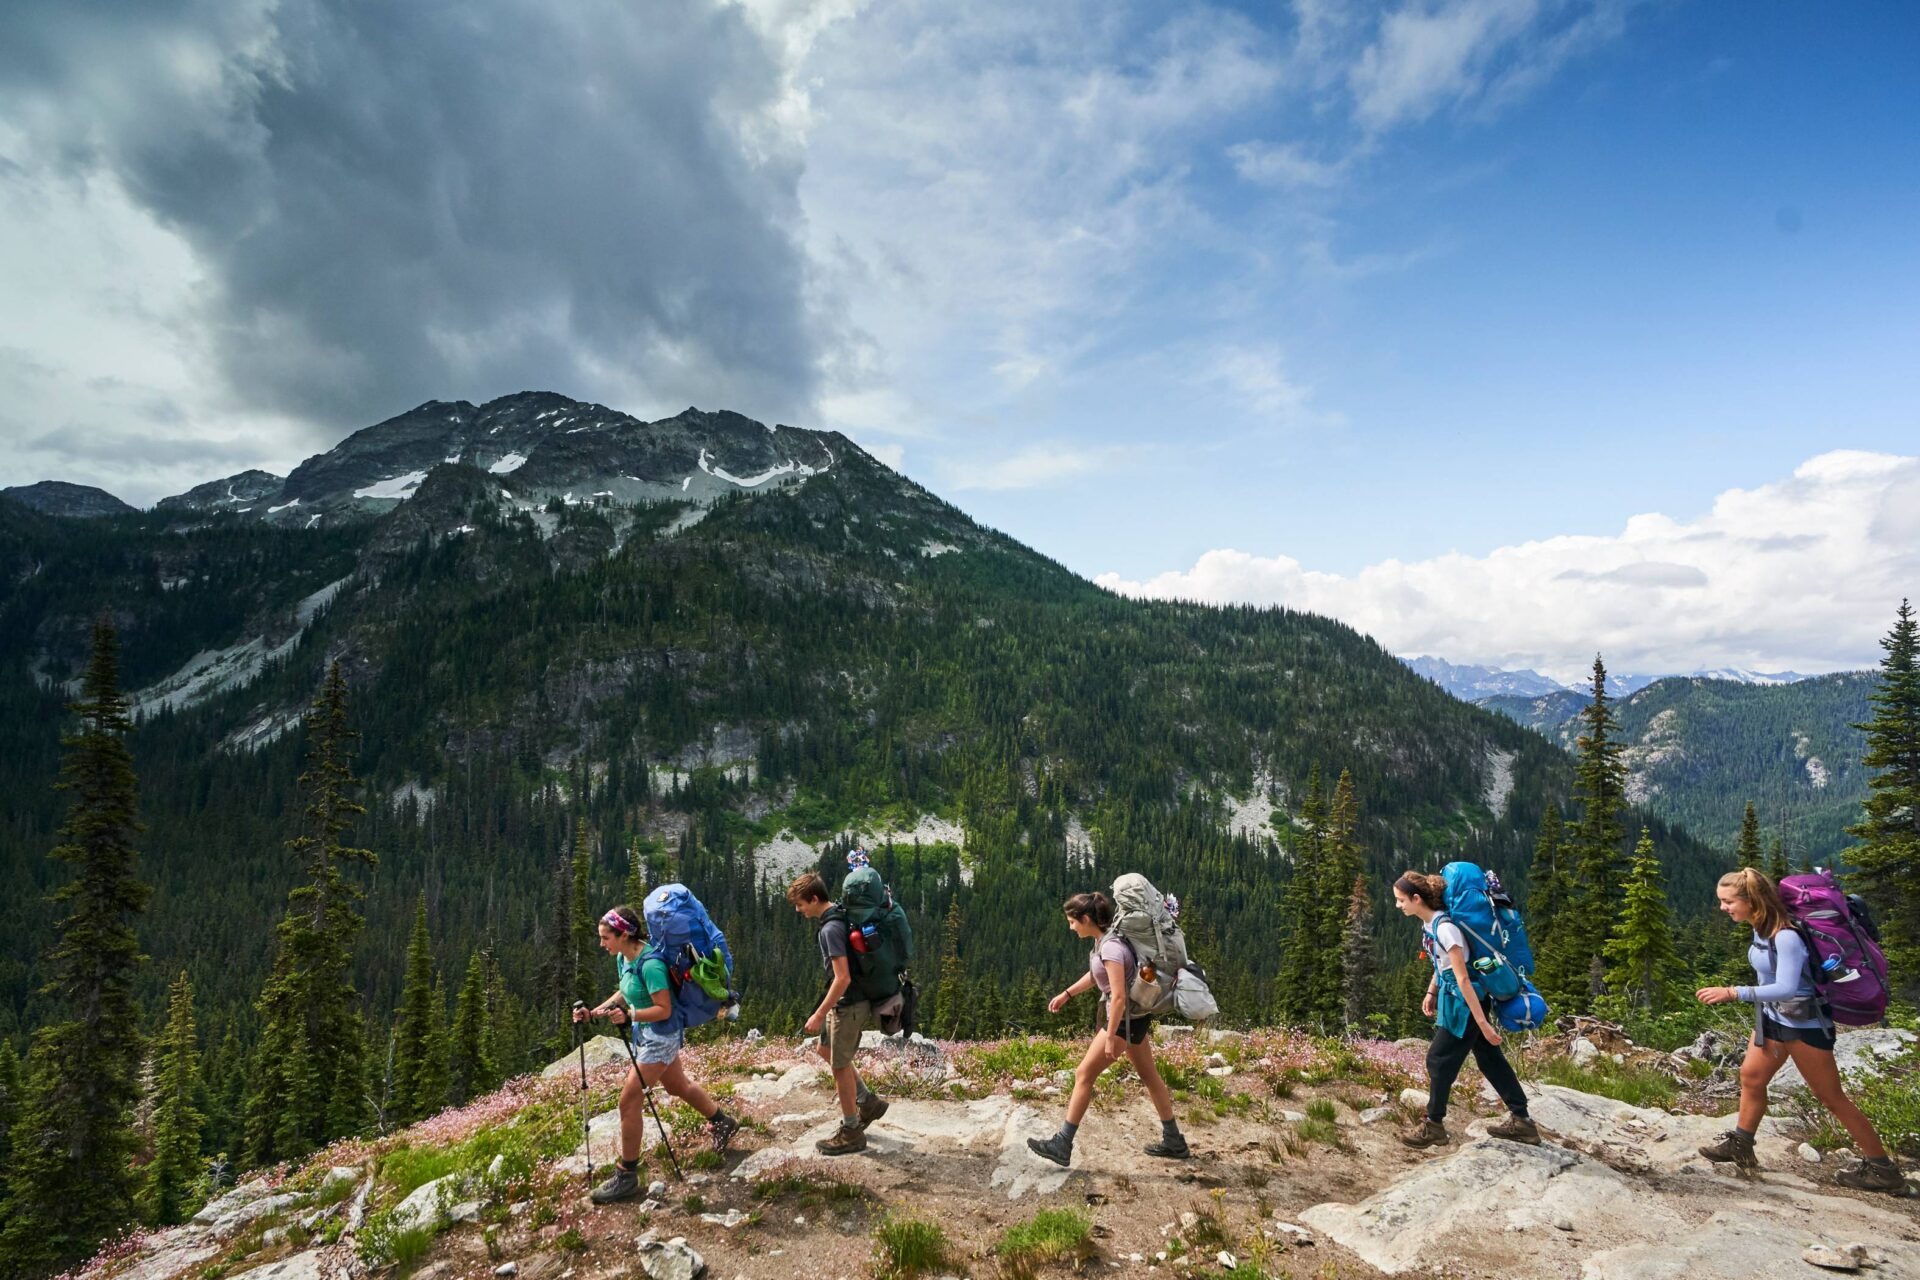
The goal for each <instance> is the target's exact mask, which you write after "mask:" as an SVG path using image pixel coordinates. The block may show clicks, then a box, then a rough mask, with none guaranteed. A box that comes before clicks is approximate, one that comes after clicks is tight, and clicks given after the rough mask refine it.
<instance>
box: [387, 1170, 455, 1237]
mask: <svg viewBox="0 0 1920 1280" xmlns="http://www.w3.org/2000/svg"><path fill="white" fill-rule="evenodd" d="M459 1192H460V1175H459V1174H457V1173H449V1174H447V1175H446V1176H445V1177H443V1178H435V1179H434V1180H433V1181H432V1182H427V1183H422V1184H421V1185H420V1186H418V1187H415V1188H414V1189H413V1194H412V1195H409V1196H408V1197H407V1198H406V1199H405V1200H402V1201H401V1202H400V1203H399V1204H398V1205H396V1206H394V1210H393V1213H392V1214H391V1215H390V1216H389V1217H388V1219H387V1220H388V1221H389V1222H391V1223H392V1224H393V1225H394V1227H395V1228H396V1229H398V1230H401V1231H411V1230H413V1229H414V1228H416V1227H431V1226H434V1225H436V1224H437V1223H438V1222H439V1221H440V1219H441V1218H442V1217H443V1216H446V1215H447V1214H448V1211H449V1210H450V1209H451V1208H452V1204H453V1197H454V1196H456V1195H458V1194H459Z"/></svg>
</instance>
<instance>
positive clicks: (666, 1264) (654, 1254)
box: [640, 1236, 707, 1280]
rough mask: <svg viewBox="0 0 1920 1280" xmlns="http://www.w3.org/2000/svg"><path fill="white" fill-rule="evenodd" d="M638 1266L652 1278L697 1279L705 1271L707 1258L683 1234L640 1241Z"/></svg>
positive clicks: (667, 1279) (668, 1279) (665, 1279)
mask: <svg viewBox="0 0 1920 1280" xmlns="http://www.w3.org/2000/svg"><path fill="white" fill-rule="evenodd" d="M640 1268H641V1270H643V1271H645V1272H646V1273H647V1274H648V1275H649V1276H651V1277H652V1278H653V1280H698V1277H700V1276H703V1275H705V1274H706V1273H707V1260H706V1259H705V1258H702V1257H701V1256H700V1255H699V1254H698V1253H696V1252H695V1251H694V1249H693V1247H692V1246H691V1245H689V1244H688V1243H687V1241H686V1237H684V1236H675V1237H674V1238H673V1239H671V1240H642V1241H640Z"/></svg>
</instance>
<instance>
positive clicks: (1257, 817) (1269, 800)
mask: <svg viewBox="0 0 1920 1280" xmlns="http://www.w3.org/2000/svg"><path fill="white" fill-rule="evenodd" d="M1273 786H1274V779H1273V775H1272V774H1270V773H1265V772H1259V773H1255V774H1254V775H1253V791H1252V793H1251V794H1249V795H1248V796H1247V798H1246V799H1244V800H1242V799H1240V798H1239V797H1238V796H1224V797H1222V799H1223V800H1224V801H1225V803H1226V806H1227V830H1228V831H1230V832H1232V833H1233V834H1234V835H1236V836H1243V837H1245V838H1246V839H1248V840H1254V841H1260V840H1265V839H1268V838H1269V837H1271V836H1272V835H1273V815H1274V814H1275V812H1277V807H1276V806H1275V805H1274V803H1273Z"/></svg>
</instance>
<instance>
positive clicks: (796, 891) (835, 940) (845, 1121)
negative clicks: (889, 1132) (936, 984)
mask: <svg viewBox="0 0 1920 1280" xmlns="http://www.w3.org/2000/svg"><path fill="white" fill-rule="evenodd" d="M787 901H788V902H791V903H792V904H793V909H794V910H795V911H798V912H799V913H800V914H801V915H803V916H805V917H806V918H807V919H809V920H811V921H813V922H814V923H815V925H816V926H817V927H818V932H817V933H816V934H815V935H814V937H815V940H816V941H818V942H819V944H820V964H821V967H823V968H824V969H825V970H826V971H827V993H826V995H825V996H823V997H822V998H821V1000H820V1007H819V1008H817V1009H815V1010H814V1011H813V1016H812V1017H810V1018H808V1019H807V1031H808V1033H809V1034H813V1035H818V1036H819V1037H820V1044H819V1050H820V1056H821V1057H823V1058H825V1059H826V1060H827V1066H828V1067H829V1068H830V1069H831V1070H832V1071H833V1089H834V1093H835V1094H837V1095H838V1097H839V1101H840V1127H839V1128H838V1129H837V1130H835V1131H834V1134H833V1136H832V1137H830V1138H824V1139H822V1140H821V1141H820V1142H817V1143H815V1144H814V1145H815V1147H816V1148H817V1149H818V1150H819V1151H820V1153H821V1154H822V1155H829V1156H842V1155H850V1154H852V1153H853V1152H855V1151H864V1150H866V1148H867V1126H868V1125H870V1124H872V1123H873V1122H874V1121H875V1120H878V1119H879V1118H880V1117H881V1116H883V1115H885V1114H886V1113H887V1102H886V1099H885V1098H882V1097H881V1096H880V1095H879V1094H877V1093H874V1092H873V1091H872V1090H870V1089H868V1088H867V1085H866V1082H865V1081H863V1080H862V1079H861V1078H860V1075H859V1073H858V1072H857V1071H855V1070H854V1067H853V1055H854V1054H855V1053H856V1052H857V1051H858V1050H859V1048H860V1035H861V1033H862V1032H864V1031H865V1030H866V1029H867V1028H868V1027H875V1026H878V1025H879V1022H878V1020H877V1019H876V1018H875V1017H874V1013H873V1004H872V1002H871V1001H869V1000H865V999H862V998H861V997H860V995H859V993H858V992H856V991H854V990H853V971H852V969H851V968H849V964H850V961H849V960H848V958H847V957H848V954H849V953H848V947H847V922H846V920H845V918H844V917H842V916H841V915H840V913H839V912H836V911H834V910H833V907H834V903H833V900H832V899H830V898H829V897H827V884H826V881H824V880H822V879H821V878H820V877H819V876H818V875H816V874H815V873H814V872H811V871H809V872H807V873H806V874H805V875H802V876H800V877H799V878H798V879H796V880H795V881H794V882H793V883H792V884H790V885H788V886H787ZM829 913H832V914H831V915H829Z"/></svg>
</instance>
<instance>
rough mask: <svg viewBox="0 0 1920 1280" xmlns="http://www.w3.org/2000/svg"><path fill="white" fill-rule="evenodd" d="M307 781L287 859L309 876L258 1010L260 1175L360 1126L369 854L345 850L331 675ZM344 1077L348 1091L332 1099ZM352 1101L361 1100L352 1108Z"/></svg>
mask: <svg viewBox="0 0 1920 1280" xmlns="http://www.w3.org/2000/svg"><path fill="white" fill-rule="evenodd" d="M305 727H306V735H307V759H306V765H307V767H306V771H305V772H304V773H302V774H301V775H300V780H299V785H300V790H301V791H302V793H303V795H304V803H303V805H302V810H301V822H300V828H299V831H298V834H296V835H295V836H294V837H293V838H292V839H290V840H288V841H287V852H288V853H290V854H292V855H293V858H294V861H295V863H296V864H297V865H298V866H299V867H300V869H301V870H302V872H303V873H304V875H305V879H304V881H303V882H302V883H300V884H297V885H295V886H294V888H293V889H292V890H291V891H289V892H288V894H287V911H286V914H285V915H284V916H282V917H281V919H280V923H279V925H278V927H277V928H276V929H275V943H276V948H275V954H274V964H273V972H272V973H271V974H270V975H269V976H268V978H267V982H266V986H265V987H264V988H262V990H261V992H260V999H259V1001H258V1002H257V1005H256V1007H257V1008H258V1009H259V1010H260V1013H261V1014H262V1016H263V1017H264V1019H265V1025H264V1026H263V1027H262V1029H261V1034H260V1041H259V1044H258V1045H257V1046H256V1050H255V1053H254V1069H253V1075H252V1079H251V1081H250V1083H249V1087H248V1096H247V1108H246V1112H247V1119H246V1145H247V1153H248V1155H249V1156H250V1157H251V1158H252V1160H253V1161H254V1162H255V1163H265V1162H267V1161H271V1160H284V1159H289V1158H291V1157H294V1156H300V1155H305V1154H306V1153H307V1152H309V1151H313V1150H315V1149H316V1148H318V1147H319V1146H321V1145H322V1144H323V1143H325V1142H326V1141H328V1140H329V1139H331V1138H335V1137H339V1136H342V1135H343V1134H346V1133H352V1132H357V1131H358V1130H360V1129H361V1128H363V1127H364V1126H365V1124H366V1121H367V1114H366V1104H365V1096H364V1088H363V1087H362V1086H363V1082H364V1081H365V1078H366V1069H367V1064H366V1032H365V1027H364V1025H363V1024H362V1022H361V1019H360V1013H359V1010H358V1005H359V997H358V995H357V993H356V992H355V990H354V986H353V946H354V942H355V941H356V939H358V937H359V935H360V928H361V918H360V913H359V912H358V911H357V910H356V909H355V905H356V904H357V903H358V902H359V900H360V899H361V898H362V897H364V896H365V891H364V890H363V889H361V887H360V886H359V885H358V884H357V883H355V882H354V881H353V880H351V879H349V878H348V876H347V869H348V868H349V867H350V866H351V865H353V864H355V863H360V864H364V865H366V866H369V867H370V866H372V865H373V864H374V862H375V861H376V859H375V857H374V854H373V852H372V851H371V850H368V849H360V848H354V847H352V846H349V845H347V844H345V843H344V839H345V836H346V833H347V832H348V831H350V830H351V829H352V828H353V824H354V820H355V819H356V818H358V817H359V816H360V815H361V814H364V813H365V812H366V809H365V808H364V807H363V806H361V805H360V804H359V803H357V802H356V801H355V800H354V799H353V797H352V792H353V790H354V788H355V787H356V786H357V785H358V781H357V780H356V779H355V778H354V776H353V768H352V752H353V741H354V738H355V737H356V736H357V735H356V734H355V733H354V732H353V730H352V729H351V728H350V727H349V725H348V721H347V682H346V677H345V676H343V675H342V674H341V671H340V664H339V663H338V662H335V663H333V664H332V665H330V666H329V667H328V668H327V674H326V678H325V679H324V680H323V681H322V682H321V687H320V692H319V694H318V695H316V696H315V698H314V701H313V705H312V706H311V707H310V708H309V709H308V711H307V716H306V722H305ZM342 1073H345V1074H346V1076H347V1077H348V1085H347V1086H346V1087H344V1088H339V1089H336V1088H335V1082H336V1079H337V1078H338V1077H339V1076H340V1075H341V1074H342ZM354 1094H359V1095H360V1096H359V1097H357V1098H356V1097H354V1096H353V1095H354Z"/></svg>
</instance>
